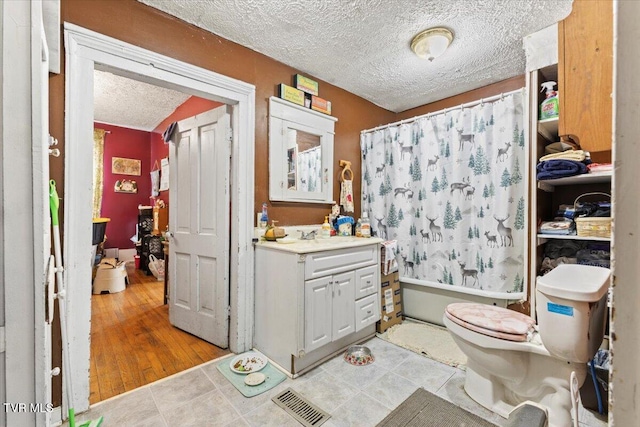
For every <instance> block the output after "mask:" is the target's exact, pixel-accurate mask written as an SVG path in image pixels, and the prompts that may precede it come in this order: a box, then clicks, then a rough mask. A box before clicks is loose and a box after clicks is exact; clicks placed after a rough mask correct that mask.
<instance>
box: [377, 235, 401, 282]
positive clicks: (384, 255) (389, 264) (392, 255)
mask: <svg viewBox="0 0 640 427" xmlns="http://www.w3.org/2000/svg"><path fill="white" fill-rule="evenodd" d="M397 248H398V243H397V241H396V240H387V241H386V242H382V248H381V249H380V272H381V273H382V274H383V275H386V274H390V273H393V272H394V271H398V261H397V260H396V251H397Z"/></svg>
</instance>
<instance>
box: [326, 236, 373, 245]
mask: <svg viewBox="0 0 640 427" xmlns="http://www.w3.org/2000/svg"><path fill="white" fill-rule="evenodd" d="M361 239H362V238H361V237H354V236H333V237H329V238H328V239H317V240H316V241H318V242H319V243H331V244H340V243H349V242H355V241H356V240H361Z"/></svg>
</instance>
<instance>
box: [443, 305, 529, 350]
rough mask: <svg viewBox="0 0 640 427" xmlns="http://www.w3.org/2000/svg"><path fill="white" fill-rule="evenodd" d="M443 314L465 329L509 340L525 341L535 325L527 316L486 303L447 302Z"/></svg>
mask: <svg viewBox="0 0 640 427" xmlns="http://www.w3.org/2000/svg"><path fill="white" fill-rule="evenodd" d="M445 315H446V316H447V317H448V318H449V319H451V320H452V321H454V322H456V323H457V324H459V325H460V326H463V327H465V328H467V329H470V330H472V331H476V332H479V333H482V334H485V335H489V336H492V337H495V338H500V339H506V340H509V341H527V339H528V333H530V332H531V331H533V326H534V325H535V321H534V320H533V319H532V318H531V317H529V316H526V315H524V314H522V313H518V312H517V311H513V310H509V309H506V308H502V307H496V306H493V305H486V304H477V303H454V304H449V305H448V306H447V309H446V311H445Z"/></svg>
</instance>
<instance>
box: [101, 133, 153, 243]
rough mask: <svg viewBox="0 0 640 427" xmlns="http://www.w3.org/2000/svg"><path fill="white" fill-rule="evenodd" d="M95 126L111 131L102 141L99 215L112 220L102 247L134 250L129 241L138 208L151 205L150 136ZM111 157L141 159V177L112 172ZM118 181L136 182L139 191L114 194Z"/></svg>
mask: <svg viewBox="0 0 640 427" xmlns="http://www.w3.org/2000/svg"><path fill="white" fill-rule="evenodd" d="M94 126H95V127H96V128H99V129H104V130H106V131H109V132H111V133H108V134H106V135H105V139H104V163H103V164H104V191H103V195H102V210H101V216H103V217H106V218H111V221H110V222H109V224H107V231H106V235H107V241H106V242H105V247H106V248H121V249H130V248H135V245H134V244H133V242H132V241H131V240H130V238H131V236H133V235H134V234H135V232H136V223H137V221H138V205H140V204H142V205H149V204H150V200H149V196H150V195H151V178H150V175H149V172H150V170H151V165H150V164H149V158H150V156H149V153H150V146H151V142H150V141H151V134H150V133H149V132H145V131H140V130H134V129H127V128H123V127H119V126H113V125H107V124H103V123H94ZM112 157H124V158H127V159H137V160H140V161H141V171H140V176H134V175H115V174H113V173H111V158H112ZM119 179H130V180H134V181H136V184H137V185H138V192H137V193H135V194H129V193H116V192H115V191H114V189H113V188H114V185H115V183H116V181H117V180H119Z"/></svg>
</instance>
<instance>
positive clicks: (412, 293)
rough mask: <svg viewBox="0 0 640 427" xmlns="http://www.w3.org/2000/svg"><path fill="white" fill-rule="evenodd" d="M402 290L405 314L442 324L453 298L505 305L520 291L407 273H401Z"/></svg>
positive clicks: (516, 296) (523, 293) (517, 298)
mask: <svg viewBox="0 0 640 427" xmlns="http://www.w3.org/2000/svg"><path fill="white" fill-rule="evenodd" d="M400 289H401V290H402V305H403V307H402V311H403V312H404V315H405V316H406V317H410V318H413V319H417V320H422V321H424V322H429V323H434V324H436V325H443V323H442V316H443V315H444V310H445V308H446V307H447V305H449V304H451V303H454V302H477V303H482V304H490V305H496V306H499V307H506V306H507V305H509V304H511V303H513V302H516V301H520V299H521V298H523V297H524V295H526V291H525V292H522V293H502V292H487V291H478V290H475V289H465V288H460V287H455V290H454V289H452V286H449V285H442V284H439V283H430V282H425V281H424V280H416V279H411V278H408V277H402V276H401V277H400Z"/></svg>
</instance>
